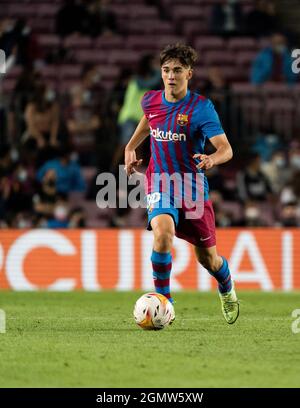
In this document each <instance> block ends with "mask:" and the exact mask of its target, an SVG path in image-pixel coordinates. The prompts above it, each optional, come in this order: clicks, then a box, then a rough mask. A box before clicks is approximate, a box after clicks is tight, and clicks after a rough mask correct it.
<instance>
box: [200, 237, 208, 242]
mask: <svg viewBox="0 0 300 408" xmlns="http://www.w3.org/2000/svg"><path fill="white" fill-rule="evenodd" d="M209 238H210V236H209V237H207V238H200V241H207V240H208V239H209Z"/></svg>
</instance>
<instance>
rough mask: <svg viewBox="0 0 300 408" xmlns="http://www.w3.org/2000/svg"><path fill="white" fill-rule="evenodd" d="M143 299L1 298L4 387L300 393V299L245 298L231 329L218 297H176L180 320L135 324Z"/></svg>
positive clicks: (108, 295)
mask: <svg viewBox="0 0 300 408" xmlns="http://www.w3.org/2000/svg"><path fill="white" fill-rule="evenodd" d="M139 296H140V293H137V292H136V293H132V292H130V293H129V292H128V293H127V292H124V293H116V292H101V293H86V292H72V293H45V292H39V293H37V292H35V293H22V292H18V293H17V292H0V308H1V309H3V310H4V311H5V313H6V333H3V334H0V355H1V364H0V387H97V388H102V387H103V388H104V387H140V388H146V387H160V388H164V387H197V388H201V387H299V386H300V353H299V351H300V333H299V334H294V333H293V332H292V330H291V325H292V322H293V318H292V316H291V314H292V311H293V310H294V309H299V308H300V296H299V293H291V294H280V293H260V292H239V297H240V299H241V313H240V317H239V319H238V321H237V322H236V324H234V325H232V326H230V325H228V324H227V323H226V322H225V320H224V319H223V316H222V314H221V309H220V304H219V299H218V297H217V294H216V293H196V292H182V293H177V294H175V300H176V304H175V310H176V321H175V323H174V325H173V326H171V327H168V328H166V329H164V330H161V331H155V332H149V331H148V332H147V331H143V330H142V329H140V328H139V327H138V326H136V325H135V323H134V320H133V317H132V310H133V305H134V302H135V300H136V299H137V298H138V297H139Z"/></svg>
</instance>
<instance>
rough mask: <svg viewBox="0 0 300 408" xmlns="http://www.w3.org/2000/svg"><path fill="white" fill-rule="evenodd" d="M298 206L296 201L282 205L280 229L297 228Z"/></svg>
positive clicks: (299, 223)
mask: <svg viewBox="0 0 300 408" xmlns="http://www.w3.org/2000/svg"><path fill="white" fill-rule="evenodd" d="M299 209H300V208H299V206H298V205H297V201H291V202H287V203H286V204H284V205H283V206H282V208H281V213H280V226H281V227H299V226H300V218H299Z"/></svg>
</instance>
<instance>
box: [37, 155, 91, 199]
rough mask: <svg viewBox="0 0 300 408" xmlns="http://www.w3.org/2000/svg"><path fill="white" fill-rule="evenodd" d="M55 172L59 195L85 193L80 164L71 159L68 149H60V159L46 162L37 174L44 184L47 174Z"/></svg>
mask: <svg viewBox="0 0 300 408" xmlns="http://www.w3.org/2000/svg"><path fill="white" fill-rule="evenodd" d="M49 170H54V172H55V180H56V189H57V191H58V192H59V193H63V194H65V195H68V193H70V192H72V191H84V190H85V181H84V179H83V177H82V174H81V170H80V166H79V164H78V163H77V162H76V161H74V160H72V159H71V152H70V150H69V149H68V148H60V149H59V153H58V157H57V158H55V159H53V160H50V161H48V162H46V163H45V164H44V165H43V166H42V167H41V168H40V169H39V170H38V173H37V179H38V181H39V182H42V180H43V179H44V176H45V174H46V173H47V172H48V171H49Z"/></svg>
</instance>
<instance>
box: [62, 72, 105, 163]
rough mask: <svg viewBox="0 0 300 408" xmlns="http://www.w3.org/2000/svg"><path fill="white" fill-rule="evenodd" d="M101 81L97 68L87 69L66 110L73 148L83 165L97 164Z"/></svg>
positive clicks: (71, 94) (73, 89)
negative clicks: (98, 86) (99, 85)
mask: <svg viewBox="0 0 300 408" xmlns="http://www.w3.org/2000/svg"><path fill="white" fill-rule="evenodd" d="M99 80H100V75H99V72H98V70H97V67H95V66H92V67H85V69H84V71H83V74H82V78H81V82H80V84H78V85H76V86H74V87H73V88H72V89H71V92H70V98H71V103H70V106H68V107H67V108H66V110H65V119H66V123H67V129H68V132H69V134H70V141H71V144H72V147H73V148H74V149H75V150H76V151H78V153H79V155H80V161H81V163H82V164H88V165H91V164H95V161H96V158H95V154H96V151H95V146H96V141H97V138H98V137H99V132H100V129H101V124H102V122H101V118H100V114H99V111H100V107H99V100H100V95H101V93H100V92H98V90H97V88H96V86H97V84H98V83H99Z"/></svg>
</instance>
